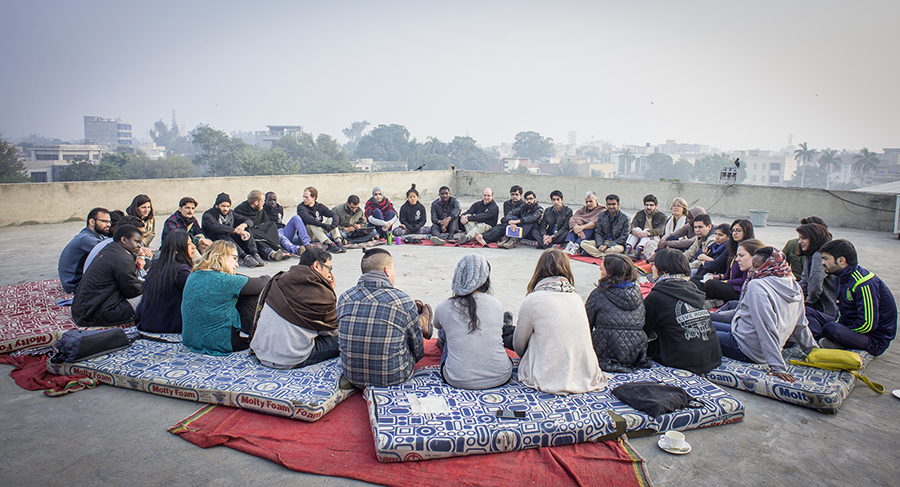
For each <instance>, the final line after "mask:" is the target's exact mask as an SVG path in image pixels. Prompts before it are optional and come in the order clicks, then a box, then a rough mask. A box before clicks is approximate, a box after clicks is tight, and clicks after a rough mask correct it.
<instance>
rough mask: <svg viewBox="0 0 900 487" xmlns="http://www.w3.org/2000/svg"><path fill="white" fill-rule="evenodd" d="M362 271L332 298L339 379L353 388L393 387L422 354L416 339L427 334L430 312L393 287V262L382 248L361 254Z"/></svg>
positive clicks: (411, 371) (404, 379) (406, 378)
mask: <svg viewBox="0 0 900 487" xmlns="http://www.w3.org/2000/svg"><path fill="white" fill-rule="evenodd" d="M362 272H363V275H362V276H360V278H359V281H358V282H357V283H356V286H354V287H352V288H350V289H348V290H346V291H344V293H343V294H341V297H340V299H338V307H337V319H338V338H339V341H340V350H341V365H342V366H343V367H344V375H345V376H346V377H347V379H349V380H350V382H352V383H353V385H355V386H356V387H359V388H363V387H366V386H390V385H394V384H399V383H401V382H404V381H406V380H408V379H409V378H410V377H412V374H413V366H414V365H415V364H416V362H418V361H419V360H420V359H421V358H422V357H423V356H424V355H425V348H424V344H423V339H422V336H423V332H424V334H425V337H426V338H428V337H430V335H431V310H430V309H429V308H428V306H427V305H424V304H422V303H421V302H415V301H413V300H412V298H410V297H409V296H408V295H407V294H406V293H404V292H403V291H401V290H399V289H397V288H395V287H394V282H395V279H396V274H395V271H394V259H393V258H392V257H391V254H390V253H389V252H388V251H387V250H384V249H380V248H373V249H369V250H367V251H366V253H365V254H364V255H363V258H362ZM420 315H421V317H420Z"/></svg>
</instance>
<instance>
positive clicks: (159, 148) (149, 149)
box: [134, 142, 166, 161]
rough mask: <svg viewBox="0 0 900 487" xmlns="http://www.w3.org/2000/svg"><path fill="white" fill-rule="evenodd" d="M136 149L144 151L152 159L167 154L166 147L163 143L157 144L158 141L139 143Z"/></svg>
mask: <svg viewBox="0 0 900 487" xmlns="http://www.w3.org/2000/svg"><path fill="white" fill-rule="evenodd" d="M134 150H135V151H141V152H143V153H144V154H145V155H146V156H147V157H148V158H149V159H150V160H151V161H155V160H157V159H159V158H160V157H165V156H166V147H165V146H163V145H156V142H150V143H149V144H141V145H137V146H135V147H134Z"/></svg>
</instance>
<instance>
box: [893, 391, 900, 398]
mask: <svg viewBox="0 0 900 487" xmlns="http://www.w3.org/2000/svg"><path fill="white" fill-rule="evenodd" d="M891 394H893V395H894V396H895V397H897V398H898V399H900V389H894V390H893V391H891Z"/></svg>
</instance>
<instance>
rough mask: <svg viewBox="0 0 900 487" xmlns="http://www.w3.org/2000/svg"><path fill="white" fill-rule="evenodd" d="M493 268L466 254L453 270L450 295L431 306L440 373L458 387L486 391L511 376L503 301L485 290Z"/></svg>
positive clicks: (478, 257) (477, 255)
mask: <svg viewBox="0 0 900 487" xmlns="http://www.w3.org/2000/svg"><path fill="white" fill-rule="evenodd" d="M490 274H491V266H490V264H488V261H487V260H485V258H484V257H482V256H481V255H479V254H468V255H466V256H464V257H463V258H462V259H460V261H459V262H458V263H457V264H456V270H455V271H454V272H453V284H452V290H453V297H451V298H449V299H445V300H444V301H441V302H440V304H438V305H437V306H436V307H435V308H434V321H433V325H434V327H435V328H436V329H438V330H440V332H439V336H440V338H441V339H443V341H444V352H443V355H442V356H441V374H442V375H443V377H444V380H445V381H446V382H447V383H448V384H450V385H451V386H453V387H458V388H460V389H490V388H492V387H497V386H499V385H502V384H504V383H505V382H506V381H508V380H509V378H510V376H511V375H512V362H511V361H510V359H509V356H508V355H507V354H506V349H505V348H504V347H503V338H502V334H503V325H504V324H503V318H504V316H503V304H502V303H501V302H500V301H499V300H498V299H497V298H494V297H492V296H489V295H488V293H489V292H490V290H491V279H490Z"/></svg>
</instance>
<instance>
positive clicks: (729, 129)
mask: <svg viewBox="0 0 900 487" xmlns="http://www.w3.org/2000/svg"><path fill="white" fill-rule="evenodd" d="M0 12H2V13H3V19H4V25H3V28H2V29H0V49H2V56H3V66H4V69H3V71H4V74H3V76H0V131H2V132H4V137H5V138H8V139H12V140H18V139H19V138H21V137H22V136H23V135H27V134H29V133H40V134H43V135H45V136H52V137H59V138H62V139H72V140H74V139H80V138H82V137H84V125H83V117H84V116H85V115H96V116H102V117H112V118H115V117H121V118H122V119H124V120H125V121H126V122H130V123H131V124H133V126H134V136H135V137H136V138H141V137H145V138H146V137H148V135H147V131H148V129H149V128H151V127H152V124H153V122H154V121H156V120H159V119H164V120H165V121H166V122H167V123H168V121H169V120H170V118H171V113H172V110H173V109H174V110H176V111H177V115H178V121H179V123H180V125H181V126H182V127H184V128H187V129H191V128H193V127H195V126H196V125H197V124H199V123H207V124H210V125H211V126H213V127H214V128H217V129H221V130H224V131H225V132H228V133H230V132H231V131H233V130H245V131H254V130H265V126H266V124H296V125H302V126H304V127H305V128H306V130H307V131H310V132H313V133H314V134H318V133H327V134H330V135H332V136H335V137H337V138H338V139H339V140H341V141H345V140H346V139H345V138H344V137H343V134H341V129H342V128H344V127H347V126H349V125H350V123H351V122H353V121H356V120H368V121H369V122H370V123H372V126H373V127H374V126H376V125H378V124H390V123H397V124H402V125H405V126H406V127H407V128H408V129H409V131H410V133H411V134H412V135H413V136H415V137H417V138H418V139H419V141H424V140H425V138H426V137H428V136H436V137H438V138H440V139H441V140H444V141H448V140H450V139H452V138H453V136H455V135H466V134H468V135H470V136H471V137H473V138H474V139H476V141H478V143H479V144H482V145H496V144H500V143H501V142H512V141H513V140H514V137H515V135H516V133H518V132H520V131H524V130H534V131H537V132H540V133H541V134H542V135H544V136H549V137H553V139H554V140H556V141H566V140H567V136H568V131H576V132H577V134H578V142H579V143H582V142H587V141H589V140H592V139H595V140H608V141H612V142H614V143H616V144H643V143H646V142H650V143H651V144H659V143H663V142H665V140H666V139H676V140H677V141H678V142H689V143H701V144H709V145H712V146H715V147H719V148H722V149H753V148H764V149H777V148H780V147H782V146H785V145H786V144H787V140H788V135H789V134H793V136H794V139H793V140H794V143H795V144H796V143H800V142H804V141H806V142H808V143H809V145H810V147H813V148H818V149H821V148H824V147H832V148H848V149H851V150H858V149H859V148H861V147H863V146H865V147H868V148H869V149H871V150H876V151H881V149H882V148H884V147H900V95H898V87H900V67H898V66H900V64H898V63H900V40H898V39H900V37H898V35H897V26H896V22H897V19H900V2H898V1H896V0H885V1H877V2H876V1H855V2H849V1H822V0H816V1H784V0H778V1H757V0H754V1H744V2H727V1H719V0H717V1H710V2H682V1H677V2H676V1H618V2H606V1H583V2H565V1H555V2H548V1H544V2H530V1H509V2H485V1H473V2H467V1H452V2H447V1H442V2H428V1H422V0H419V1H410V2H388V1H362V2H355V1H333V2H317V3H312V2H299V1H286V2H263V1H253V2H251V1H243V2H226V1H216V2H200V1H190V2H182V1H177V2H163V1H154V2H139V3H138V2H127V1H126V2H123V1H78V2H73V1H41V0H31V1H11V0H4V1H3V3H2V7H0Z"/></svg>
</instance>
